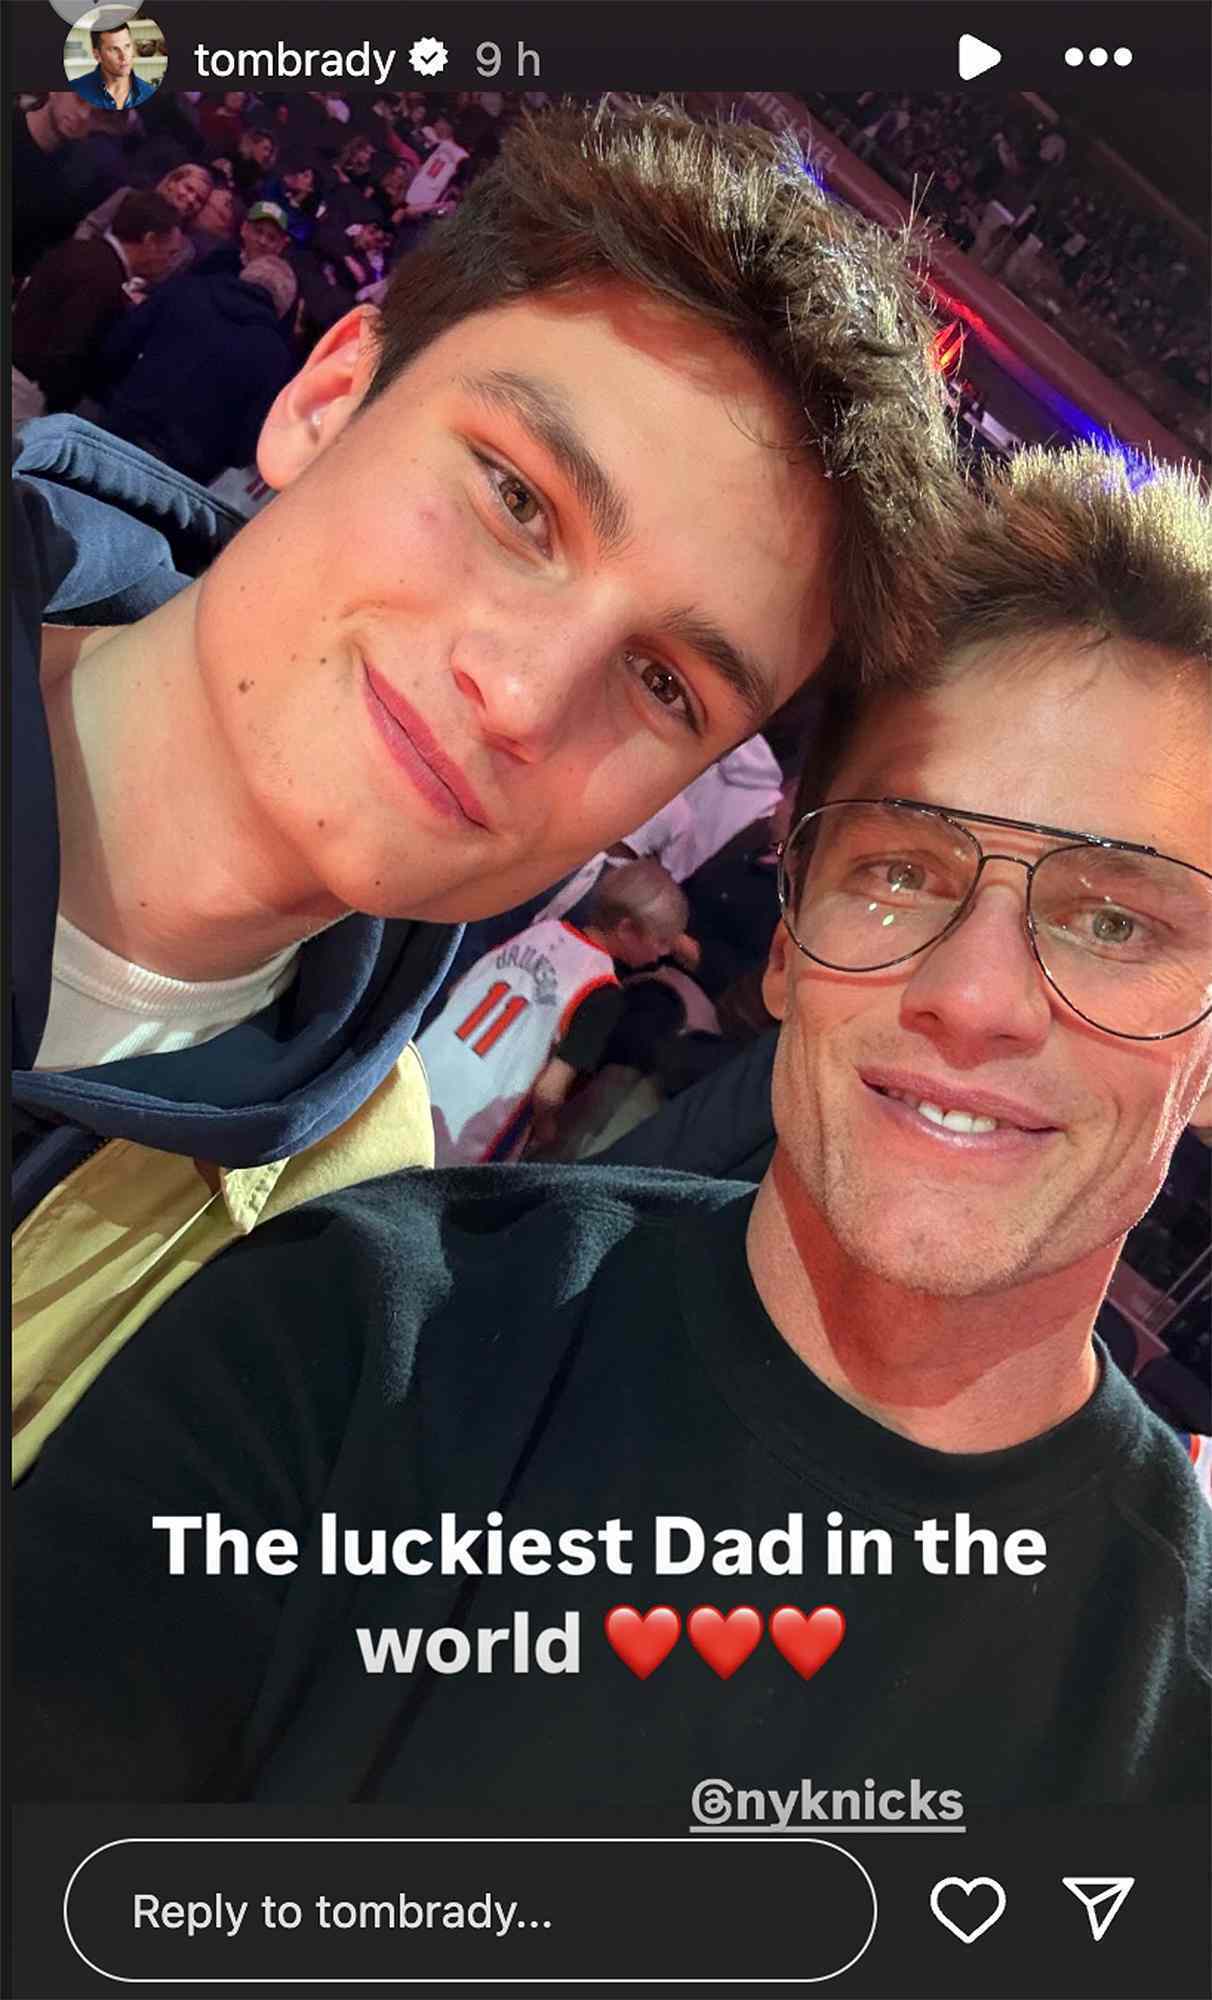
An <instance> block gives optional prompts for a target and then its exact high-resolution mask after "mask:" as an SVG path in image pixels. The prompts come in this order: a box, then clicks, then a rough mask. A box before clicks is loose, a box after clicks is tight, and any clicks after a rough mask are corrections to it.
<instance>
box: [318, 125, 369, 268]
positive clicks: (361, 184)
mask: <svg viewBox="0 0 1212 2000" xmlns="http://www.w3.org/2000/svg"><path fill="white" fill-rule="evenodd" d="M374 168H375V149H374V145H373V143H372V142H371V140H370V139H368V138H366V136H365V135H364V134H362V133H355V134H354V136H353V138H352V139H349V140H347V141H346V143H345V145H344V146H343V147H342V148H341V151H340V153H339V155H338V157H337V163H336V166H335V168H334V170H333V177H332V183H331V185H330V186H329V187H327V188H326V189H325V191H324V197H323V200H322V201H321V203H320V206H319V209H318V210H317V218H318V220H319V222H320V223H321V224H322V226H323V229H324V233H325V236H326V237H327V239H328V241H329V244H331V243H332V242H333V241H334V240H335V238H336V237H337V236H343V235H344V233H345V231H346V230H347V229H348V228H349V225H350V223H351V222H365V221H367V219H368V218H369V217H370V216H371V215H374V214H377V213H378V204H377V202H376V199H375V179H374Z"/></svg>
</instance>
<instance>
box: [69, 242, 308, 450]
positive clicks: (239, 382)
mask: <svg viewBox="0 0 1212 2000" xmlns="http://www.w3.org/2000/svg"><path fill="white" fill-rule="evenodd" d="M297 290H298V287H297V285H296V283H295V277H294V273H293V271H292V270H291V268H290V266H289V264H287V263H286V262H284V260H283V259H282V258H280V257H260V258H254V259H253V260H252V261H251V262H250V263H248V264H246V265H245V266H244V269H243V271H242V272H241V273H240V276H239V277H233V276H231V275H229V274H228V273H225V272H222V271H220V272H216V273H215V274H214V275H213V276H211V277H184V278H181V279H179V280H178V281H177V282H175V283H174V284H171V285H166V286H164V287H163V288H162V289H161V290H160V291H158V292H157V293H156V294H155V295H154V296H153V297H152V298H150V299H149V300H148V301H147V303H146V305H143V306H140V307H139V309H138V311H137V312H133V313H130V314H129V315H128V316H127V317H126V318H125V319H124V320H120V321H119V323H118V325H117V326H116V327H115V328H114V329H113V332H112V333H111V334H110V337H109V339H108V341H107V342H106V344H105V349H104V352H103V355H102V367H103V369H104V371H105V374H106V378H107V379H110V380H113V381H114V383H115V386H114V388H113V389H112V390H111V391H109V392H108V393H107V394H106V396H105V398H104V407H105V426H106V429H107V430H111V431H114V432H115V433H116V434H117V435H118V436H119V437H124V438H129V440H130V442H131V443H132V444H137V445H140V446H141V447H142V448H143V449H144V450H146V451H151V452H154V453H155V454H156V456H157V457H158V458H164V459H167V461H168V463H169V464H170V465H175V466H176V468H177V470H178V471H179V472H186V473H188V474H189V476H190V478H191V479H196V480H198V481H199V482H200V484H201V485H203V486H207V485H209V484H210V482H211V480H212V479H215V478H217V477H218V475H219V473H221V472H222V471H224V470H225V468H226V467H227V466H229V465H237V466H239V465H249V464H251V462H252V460H253V458H254V457H255V455H256V449H257V439H258V437H259V436H260V434H261V425H262V424H263V423H264V421H265V418H266V416H267V415H268V413H269V408H270V405H271V403H272V402H273V400H274V397H275V396H276V395H277V393H278V391H279V389H281V388H282V387H283V386H284V385H285V383H286V382H288V381H289V379H290V377H291V375H292V373H293V372H294V366H295V361H294V355H293V353H292V351H291V346H290V342H289V340H288V339H287V337H286V335H285V334H284V332H283V331H282V321H283V319H284V318H285V317H286V316H287V315H288V314H289V312H290V309H291V307H292V306H293V304H294V302H295V297H296V294H297Z"/></svg>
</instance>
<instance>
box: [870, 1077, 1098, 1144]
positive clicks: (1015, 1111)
mask: <svg viewBox="0 0 1212 2000" xmlns="http://www.w3.org/2000/svg"><path fill="white" fill-rule="evenodd" d="M859 1075H860V1077H861V1079H862V1081H863V1082H864V1083H865V1084H866V1085H867V1087H868V1089H869V1090H874V1091H877V1092H878V1093H879V1094H880V1096H882V1097H887V1098H889V1099H891V1100H893V1101H894V1102H899V1103H903V1104H906V1105H908V1106H909V1107H911V1108H912V1107H915V1106H919V1105H922V1104H926V1105H930V1106H932V1107H934V1108H935V1109H936V1110H938V1111H941V1112H943V1113H944V1114H947V1113H950V1112H960V1113H966V1114H967V1115H968V1117H970V1118H973V1119H977V1120H981V1121H985V1120H989V1119H992V1120H993V1121H994V1123H995V1124H996V1125H997V1127H998V1129H999V1130H1001V1131H1007V1130H1009V1131H1016V1132H1021V1133H1025V1134H1027V1135H1028V1136H1031V1137H1042V1136H1043V1135H1044V1134H1045V1133H1049V1132H1055V1131H1057V1130H1059V1129H1060V1127H1059V1125H1058V1123H1057V1121H1056V1120H1055V1119H1054V1118H1050V1117H1046V1116H1045V1115H1044V1114H1043V1113H1042V1112H1039V1111H1036V1110H1035V1109H1034V1108H1033V1107H1032V1106H1030V1105H1026V1104H1023V1103H1021V1102H1020V1101H1019V1100H1018V1099H1017V1098H1012V1097H1009V1096H1005V1095H1003V1094H1002V1093H1001V1092H1000V1091H996V1090H985V1089H981V1088H979V1087H974V1088H971V1089H970V1088H969V1087H968V1086H967V1085H966V1084H961V1083H955V1082H951V1081H949V1080H945V1079H943V1078H940V1077H929V1076H923V1075H920V1074H918V1073H917V1072H912V1071H907V1070H885V1069H862V1070H860V1071H859ZM940 1129H942V1130H946V1129H948V1128H947V1127H940Z"/></svg>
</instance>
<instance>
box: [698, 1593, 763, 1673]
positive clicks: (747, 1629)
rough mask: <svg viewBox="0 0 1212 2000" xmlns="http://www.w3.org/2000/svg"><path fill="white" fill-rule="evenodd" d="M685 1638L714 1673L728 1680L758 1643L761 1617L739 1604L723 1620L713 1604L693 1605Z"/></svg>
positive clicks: (747, 1605) (750, 1606)
mask: <svg viewBox="0 0 1212 2000" xmlns="http://www.w3.org/2000/svg"><path fill="white" fill-rule="evenodd" d="M686 1637H687V1638H688V1639H689V1641H690V1643H691V1645H692V1646H693V1647H694V1650H695V1652H696V1653H697V1654H698V1656H699V1658H700V1660H706V1662H707V1665H708V1666H709V1667H710V1668H711V1670H712V1672H713V1673H717V1674H718V1675H719V1677H720V1679H721V1680H722V1681H727V1680H731V1679H732V1676H733V1674H734V1673H735V1672H736V1670H737V1668H738V1667H743V1666H744V1664H745V1662H746V1660H747V1659H748V1658H749V1655H750V1654H751V1653H752V1652H753V1650H754V1647H755V1646H757V1645H758V1644H759V1643H760V1640H761V1637H762V1614H761V1612H760V1611H755V1610H754V1608H753V1606H752V1604H738V1605H737V1606H736V1607H735V1609H734V1610H732V1611H730V1612H729V1613H728V1616H727V1617H725V1616H724V1615H723V1613H722V1612H720V1611H717V1609H716V1607H715V1605H714V1604H696V1606H695V1608H694V1610H693V1611H692V1612H691V1614H690V1616H689V1618H688V1619H687V1620H686Z"/></svg>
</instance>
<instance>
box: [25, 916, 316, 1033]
mask: <svg viewBox="0 0 1212 2000" xmlns="http://www.w3.org/2000/svg"><path fill="white" fill-rule="evenodd" d="M298 956H299V947H298V945H288V946H287V948H286V950H285V951H280V952H279V953H278V954H277V956H276V958H271V959H270V960H269V961H268V962H267V963H266V964H265V965H259V966H257V967H256V969H255V970H254V971H252V972H246V973H243V974H242V975H241V976H240V978H239V979H211V980H206V981H200V982H195V981H191V980H185V979H168V978H166V977H165V975H164V974H163V973H161V972H149V971H148V970H147V968H146V966H142V965H132V964H131V962H130V960H129V959H125V958H118V957H117V956H116V955H115V954H114V953H113V952H112V951H106V950H105V948H104V946H103V945H99V944H94V942H93V940H92V938H89V937H85V935H84V933H83V931H78V930H77V929H76V927H75V925H74V924H69V923H68V921H67V919H66V918H65V917H57V918H56V919H55V953H54V963H53V966H52V969H51V995H50V1010H49V1012H48V1014H47V1018H46V1029H45V1032H44V1034H43V1036H42V1041H41V1043H40V1045H39V1048H38V1056H37V1060H36V1062H35V1063H34V1068H35V1069H91V1068H93V1067H94V1065H95V1064H97V1063H108V1062H119V1061H121V1060H123V1059H124V1058H125V1057H127V1056H148V1055H167V1054H170V1053H171V1052H172V1051H173V1050H174V1049H189V1048H194V1047H195V1046H196V1045H197V1044H198V1043H199V1042H210V1041H213V1040H214V1038H215V1036H216V1035H221V1034H223V1033H224V1031H225V1030H226V1029H227V1028H234V1027H236V1026H237V1024H238V1023H239V1022H241V1021H247V1020H249V1019H251V1017H252V1015H254V1014H259V1013H260V1011H261V1009H262V1008H263V1007H268V1005H269V1003H270V1001H271V1000H276V999H277V997H278V995H279V994H280V993H282V992H284V991H285V989H286V987H287V986H289V985H290V982H291V980H292V979H293V978H294V976H295V967H296V964H297V962H298Z"/></svg>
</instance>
